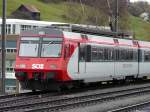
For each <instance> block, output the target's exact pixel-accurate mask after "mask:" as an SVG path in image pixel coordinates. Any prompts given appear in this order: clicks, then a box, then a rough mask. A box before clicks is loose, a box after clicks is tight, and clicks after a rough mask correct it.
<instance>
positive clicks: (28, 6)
mask: <svg viewBox="0 0 150 112" xmlns="http://www.w3.org/2000/svg"><path fill="white" fill-rule="evenodd" d="M20 7H25V8H26V9H27V10H29V11H30V12H38V13H39V12H40V11H39V10H38V9H37V8H36V7H35V6H34V5H25V4H22V5H21V6H20Z"/></svg>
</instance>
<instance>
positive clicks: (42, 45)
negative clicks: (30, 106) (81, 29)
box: [15, 27, 150, 90]
mask: <svg viewBox="0 0 150 112" xmlns="http://www.w3.org/2000/svg"><path fill="white" fill-rule="evenodd" d="M149 66H150V42H146V41H137V40H131V39H121V38H112V37H107V36H105V35H102V36H97V35H92V34H91V35H90V34H82V33H74V32H69V31H62V30H60V29H57V28H52V27H49V28H39V29H35V30H30V31H26V32H23V33H22V34H21V36H20V39H19V41H18V47H17V56H16V67H15V75H16V78H17V79H18V80H19V81H20V84H21V86H22V87H23V88H26V89H31V90H47V89H57V88H60V87H63V86H70V85H73V86H75V85H78V84H82V83H91V82H100V81H111V80H122V79H124V80H125V79H136V78H144V79H148V78H149V77H150V69H149Z"/></svg>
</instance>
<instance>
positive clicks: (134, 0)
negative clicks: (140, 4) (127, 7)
mask: <svg viewBox="0 0 150 112" xmlns="http://www.w3.org/2000/svg"><path fill="white" fill-rule="evenodd" d="M130 1H131V2H136V1H147V2H149V3H150V0H130Z"/></svg>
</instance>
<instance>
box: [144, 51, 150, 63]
mask: <svg viewBox="0 0 150 112" xmlns="http://www.w3.org/2000/svg"><path fill="white" fill-rule="evenodd" d="M144 61H150V51H144Z"/></svg>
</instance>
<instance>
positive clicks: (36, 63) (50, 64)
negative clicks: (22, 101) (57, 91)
mask: <svg viewBox="0 0 150 112" xmlns="http://www.w3.org/2000/svg"><path fill="white" fill-rule="evenodd" d="M42 31H44V32H46V31H47V32H46V33H47V34H46V35H37V32H42ZM52 32H54V33H55V35H54V34H48V33H52ZM35 33H36V35H35V34H34V35H32V34H30V35H26V33H25V34H24V35H22V36H21V38H20V40H19V42H18V53H17V56H16V67H15V72H16V74H15V75H16V77H17V79H18V80H19V81H20V83H21V86H22V87H23V88H25V89H39V90H43V89H44V90H45V89H53V88H56V86H57V84H58V86H59V82H65V81H70V80H71V78H70V77H69V76H68V75H67V70H66V66H67V62H66V59H65V57H66V56H65V55H64V53H65V52H67V51H64V50H65V49H64V48H65V47H64V38H63V35H62V32H57V31H50V30H46V29H44V30H43V29H41V30H39V31H36V32H35ZM28 34H29V32H28ZM60 34H61V35H60Z"/></svg>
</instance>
